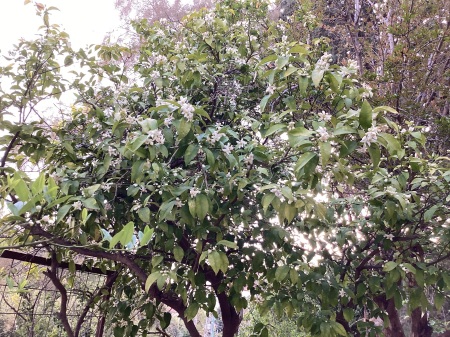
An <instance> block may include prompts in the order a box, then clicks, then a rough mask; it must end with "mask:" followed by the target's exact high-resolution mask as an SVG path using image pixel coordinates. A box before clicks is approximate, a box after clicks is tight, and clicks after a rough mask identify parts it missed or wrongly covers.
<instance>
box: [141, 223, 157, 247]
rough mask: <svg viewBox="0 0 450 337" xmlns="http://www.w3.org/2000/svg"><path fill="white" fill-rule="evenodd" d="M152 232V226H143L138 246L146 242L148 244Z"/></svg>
mask: <svg viewBox="0 0 450 337" xmlns="http://www.w3.org/2000/svg"><path fill="white" fill-rule="evenodd" d="M153 232H154V229H153V228H149V227H148V226H145V228H144V234H143V235H142V238H141V239H140V241H139V246H140V247H142V246H145V245H146V244H148V242H149V241H150V239H151V238H152V235H153Z"/></svg>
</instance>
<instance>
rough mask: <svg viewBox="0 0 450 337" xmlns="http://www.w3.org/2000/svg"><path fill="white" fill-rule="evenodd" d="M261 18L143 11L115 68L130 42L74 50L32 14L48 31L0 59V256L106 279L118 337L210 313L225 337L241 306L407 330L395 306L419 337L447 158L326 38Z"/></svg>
mask: <svg viewBox="0 0 450 337" xmlns="http://www.w3.org/2000/svg"><path fill="white" fill-rule="evenodd" d="M268 9H269V3H267V2H265V1H261V0H245V1H221V2H220V3H219V4H218V5H217V6H216V9H215V10H213V11H207V10H202V11H199V12H195V13H193V14H190V15H188V16H186V17H185V18H184V19H183V20H182V21H181V22H169V21H164V20H161V21H159V22H156V23H155V24H149V23H148V22H147V21H139V22H136V23H134V26H135V29H136V32H137V33H138V34H139V36H140V41H141V46H140V50H139V55H138V57H139V58H138V61H137V62H136V64H134V65H133V67H132V68H128V69H126V68H125V67H126V66H127V65H128V64H127V63H126V62H124V63H122V62H121V61H122V60H125V59H126V58H127V57H128V56H129V54H130V52H131V51H130V50H129V49H127V48H125V47H121V46H111V45H110V46H98V47H96V52H97V54H96V56H95V55H94V56H93V54H89V53H88V52H85V51H83V50H80V51H78V52H75V51H73V50H71V49H70V46H69V44H68V40H67V38H68V37H67V36H66V35H65V34H64V33H61V32H60V31H59V30H58V27H57V26H56V25H51V24H50V23H49V21H48V11H49V10H51V9H50V8H48V9H47V8H42V9H41V14H42V15H43V18H44V26H43V30H42V31H43V33H42V37H41V38H39V39H37V40H36V41H22V42H20V44H19V45H18V46H17V50H16V52H15V53H12V54H11V56H10V57H9V58H10V60H11V65H10V66H7V67H3V68H2V69H1V74H2V77H5V78H7V77H9V78H10V79H11V82H12V86H11V87H10V88H9V89H4V88H3V89H2V92H1V101H0V118H1V119H2V124H1V128H2V130H3V135H2V136H1V138H0V140H1V144H2V146H3V148H2V151H3V152H2V153H3V155H2V159H1V162H0V174H1V176H0V192H1V198H2V199H1V200H2V204H3V205H5V206H7V207H8V209H9V212H8V213H7V214H6V215H5V216H3V217H2V219H1V222H0V225H1V231H2V233H3V236H4V237H6V239H3V241H2V243H1V245H2V246H1V247H0V249H1V248H3V249H6V247H16V248H19V249H24V250H25V249H31V248H34V247H39V248H45V249H46V250H47V251H48V252H50V253H52V254H54V255H55V256H56V257H57V260H58V261H65V262H70V261H74V260H75V259H77V258H79V256H80V255H82V256H85V259H84V262H83V263H85V264H87V265H91V266H93V265H95V266H97V267H100V268H102V269H104V270H113V271H117V274H118V276H117V279H116V281H115V283H114V285H113V287H112V294H113V296H112V297H111V300H110V303H108V308H107V310H108V313H109V314H110V315H109V319H110V322H111V324H112V325H113V326H114V327H115V328H114V334H115V336H124V335H126V336H135V335H137V334H138V333H139V334H142V335H145V332H146V331H147V329H148V327H149V325H150V324H153V322H154V320H155V319H157V320H158V321H159V324H160V326H161V327H162V329H164V328H166V327H167V326H168V325H169V324H170V320H171V316H172V315H174V314H176V315H178V316H179V317H180V318H181V319H182V320H183V322H184V324H185V326H186V328H187V330H188V331H189V333H190V335H191V336H200V335H201V331H200V330H199V329H198V327H197V326H196V324H195V321H194V320H193V318H194V317H195V316H196V315H197V313H198V312H199V310H203V311H204V312H206V313H207V314H210V315H216V316H217V315H218V313H220V315H221V319H222V322H223V332H222V336H223V337H232V336H234V335H235V334H236V333H237V331H238V329H239V325H240V322H241V319H242V317H241V314H240V313H241V311H242V310H243V309H245V308H247V306H248V304H249V302H250V301H252V302H256V303H258V304H259V305H260V308H261V314H262V315H264V313H266V312H267V311H268V310H271V309H272V308H273V309H274V310H275V312H276V313H277V314H279V315H280V316H281V315H283V314H287V315H288V316H292V315H294V314H295V315H296V316H295V317H297V323H298V325H299V326H300V327H302V328H303V329H304V331H305V332H307V333H309V334H310V335H312V336H365V335H366V333H368V334H369V336H375V334H376V333H380V332H383V333H384V334H385V336H404V335H405V334H404V333H403V327H402V323H401V322H400V314H399V312H400V310H402V309H406V310H407V311H408V313H409V315H410V316H411V322H412V323H411V324H412V327H411V329H412V330H413V331H420V333H423V334H422V335H421V336H431V331H432V327H431V325H430V321H429V319H428V317H429V316H428V315H429V312H430V311H431V310H434V309H433V308H435V309H440V308H441V307H442V305H443V303H444V301H445V299H446V296H447V295H448V290H449V287H450V274H449V272H448V270H446V268H444V267H443V266H442V262H444V261H446V260H447V258H448V256H449V254H450V248H449V237H450V236H449V235H450V230H449V223H448V220H447V216H448V214H449V202H450V195H449V192H450V189H449V181H450V170H449V158H447V157H443V156H438V155H435V154H433V152H432V151H430V150H429V148H428V145H427V142H426V135H425V133H424V132H423V127H421V126H417V125H415V124H414V123H408V122H407V121H404V122H402V121H401V120H400V119H398V118H397V116H398V115H399V112H397V110H395V109H393V108H391V107H388V106H373V105H374V102H373V101H372V100H371V97H372V91H371V89H370V87H368V86H367V85H366V84H365V83H364V81H363V80H362V78H361V77H360V76H359V75H358V65H357V62H355V61H353V60H350V59H348V60H345V62H344V63H345V65H344V64H334V63H333V61H332V60H333V57H332V54H330V53H329V45H328V43H327V39H324V38H320V37H319V38H315V39H312V40H311V41H310V43H309V44H306V43H304V42H300V41H298V39H297V38H296V37H297V36H298V33H299V31H302V30H304V29H307V27H306V26H307V25H306V24H305V22H303V21H298V20H296V16H294V17H292V18H291V19H290V20H286V21H273V20H270V19H269V18H268V14H267V13H268ZM298 18H301V17H300V16H297V19H298ZM75 64H77V65H79V67H81V68H76V67H74V65H75ZM63 67H74V68H73V69H74V70H73V72H72V75H71V76H66V77H65V73H64V72H62V71H61V70H60V69H61V68H63ZM80 69H81V70H80ZM68 89H71V90H75V91H76V92H77V100H76V102H74V105H73V106H72V107H71V109H70V111H69V110H64V109H62V110H60V111H54V113H55V115H56V114H57V113H58V114H59V115H60V117H59V118H55V121H54V122H53V123H47V122H46V121H45V118H43V116H42V115H41V113H40V111H39V107H40V106H42V104H43V101H46V100H48V99H49V98H50V97H59V96H60V94H61V93H62V92H63V91H66V90H68ZM8 115H13V116H12V117H8ZM32 116H35V117H34V118H32ZM15 117H18V118H15ZM401 122H402V123H403V124H402V123H401ZM29 167H35V168H37V170H38V175H36V176H35V177H30V175H29V174H27V172H26V171H27V168H29ZM430 294H432V296H430ZM161 303H162V304H164V305H165V307H164V308H166V309H167V310H166V309H163V311H160V310H159V309H160V306H159V304H161ZM157 309H158V310H157ZM131 312H139V313H140V314H141V315H140V316H138V317H140V319H139V320H138V321H137V320H136V319H133V317H136V316H133V315H130V313H131ZM379 320H381V321H382V322H384V323H382V324H381V325H380V324H378V323H377V322H378V321H379ZM65 328H66V331H67V333H68V335H69V336H74V333H73V331H71V330H72V329H73V328H71V327H70V326H67V327H66V326H65ZM255 334H256V335H260V336H267V335H268V330H267V327H266V326H264V324H258V325H256V326H255Z"/></svg>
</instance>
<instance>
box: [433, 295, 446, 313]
mask: <svg viewBox="0 0 450 337" xmlns="http://www.w3.org/2000/svg"><path fill="white" fill-rule="evenodd" d="M444 303H445V295H444V294H443V293H440V292H436V293H435V294H434V305H435V307H436V309H437V310H441V309H442V306H443V305H444Z"/></svg>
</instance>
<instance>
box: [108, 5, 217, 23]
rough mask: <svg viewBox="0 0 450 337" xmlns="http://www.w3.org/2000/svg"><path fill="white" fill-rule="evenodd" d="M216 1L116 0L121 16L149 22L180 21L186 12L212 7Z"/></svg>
mask: <svg viewBox="0 0 450 337" xmlns="http://www.w3.org/2000/svg"><path fill="white" fill-rule="evenodd" d="M214 3H215V1H212V0H201V1H193V2H187V3H186V2H185V1H181V0H175V1H169V0H164V1H157V0H143V1H142V0H116V8H117V9H118V10H119V11H120V15H121V17H122V18H123V19H127V20H129V19H132V20H142V19H146V20H148V21H149V22H154V21H158V20H160V19H165V20H169V21H180V20H181V19H182V17H183V16H185V15H186V14H188V13H190V12H193V11H195V10H199V9H201V8H211V7H213V5H214Z"/></svg>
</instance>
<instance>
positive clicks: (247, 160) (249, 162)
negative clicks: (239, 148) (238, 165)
mask: <svg viewBox="0 0 450 337" xmlns="http://www.w3.org/2000/svg"><path fill="white" fill-rule="evenodd" d="M253 159H254V156H253V153H250V154H249V155H248V156H246V157H245V158H244V163H245V164H247V165H248V166H250V165H253Z"/></svg>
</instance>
